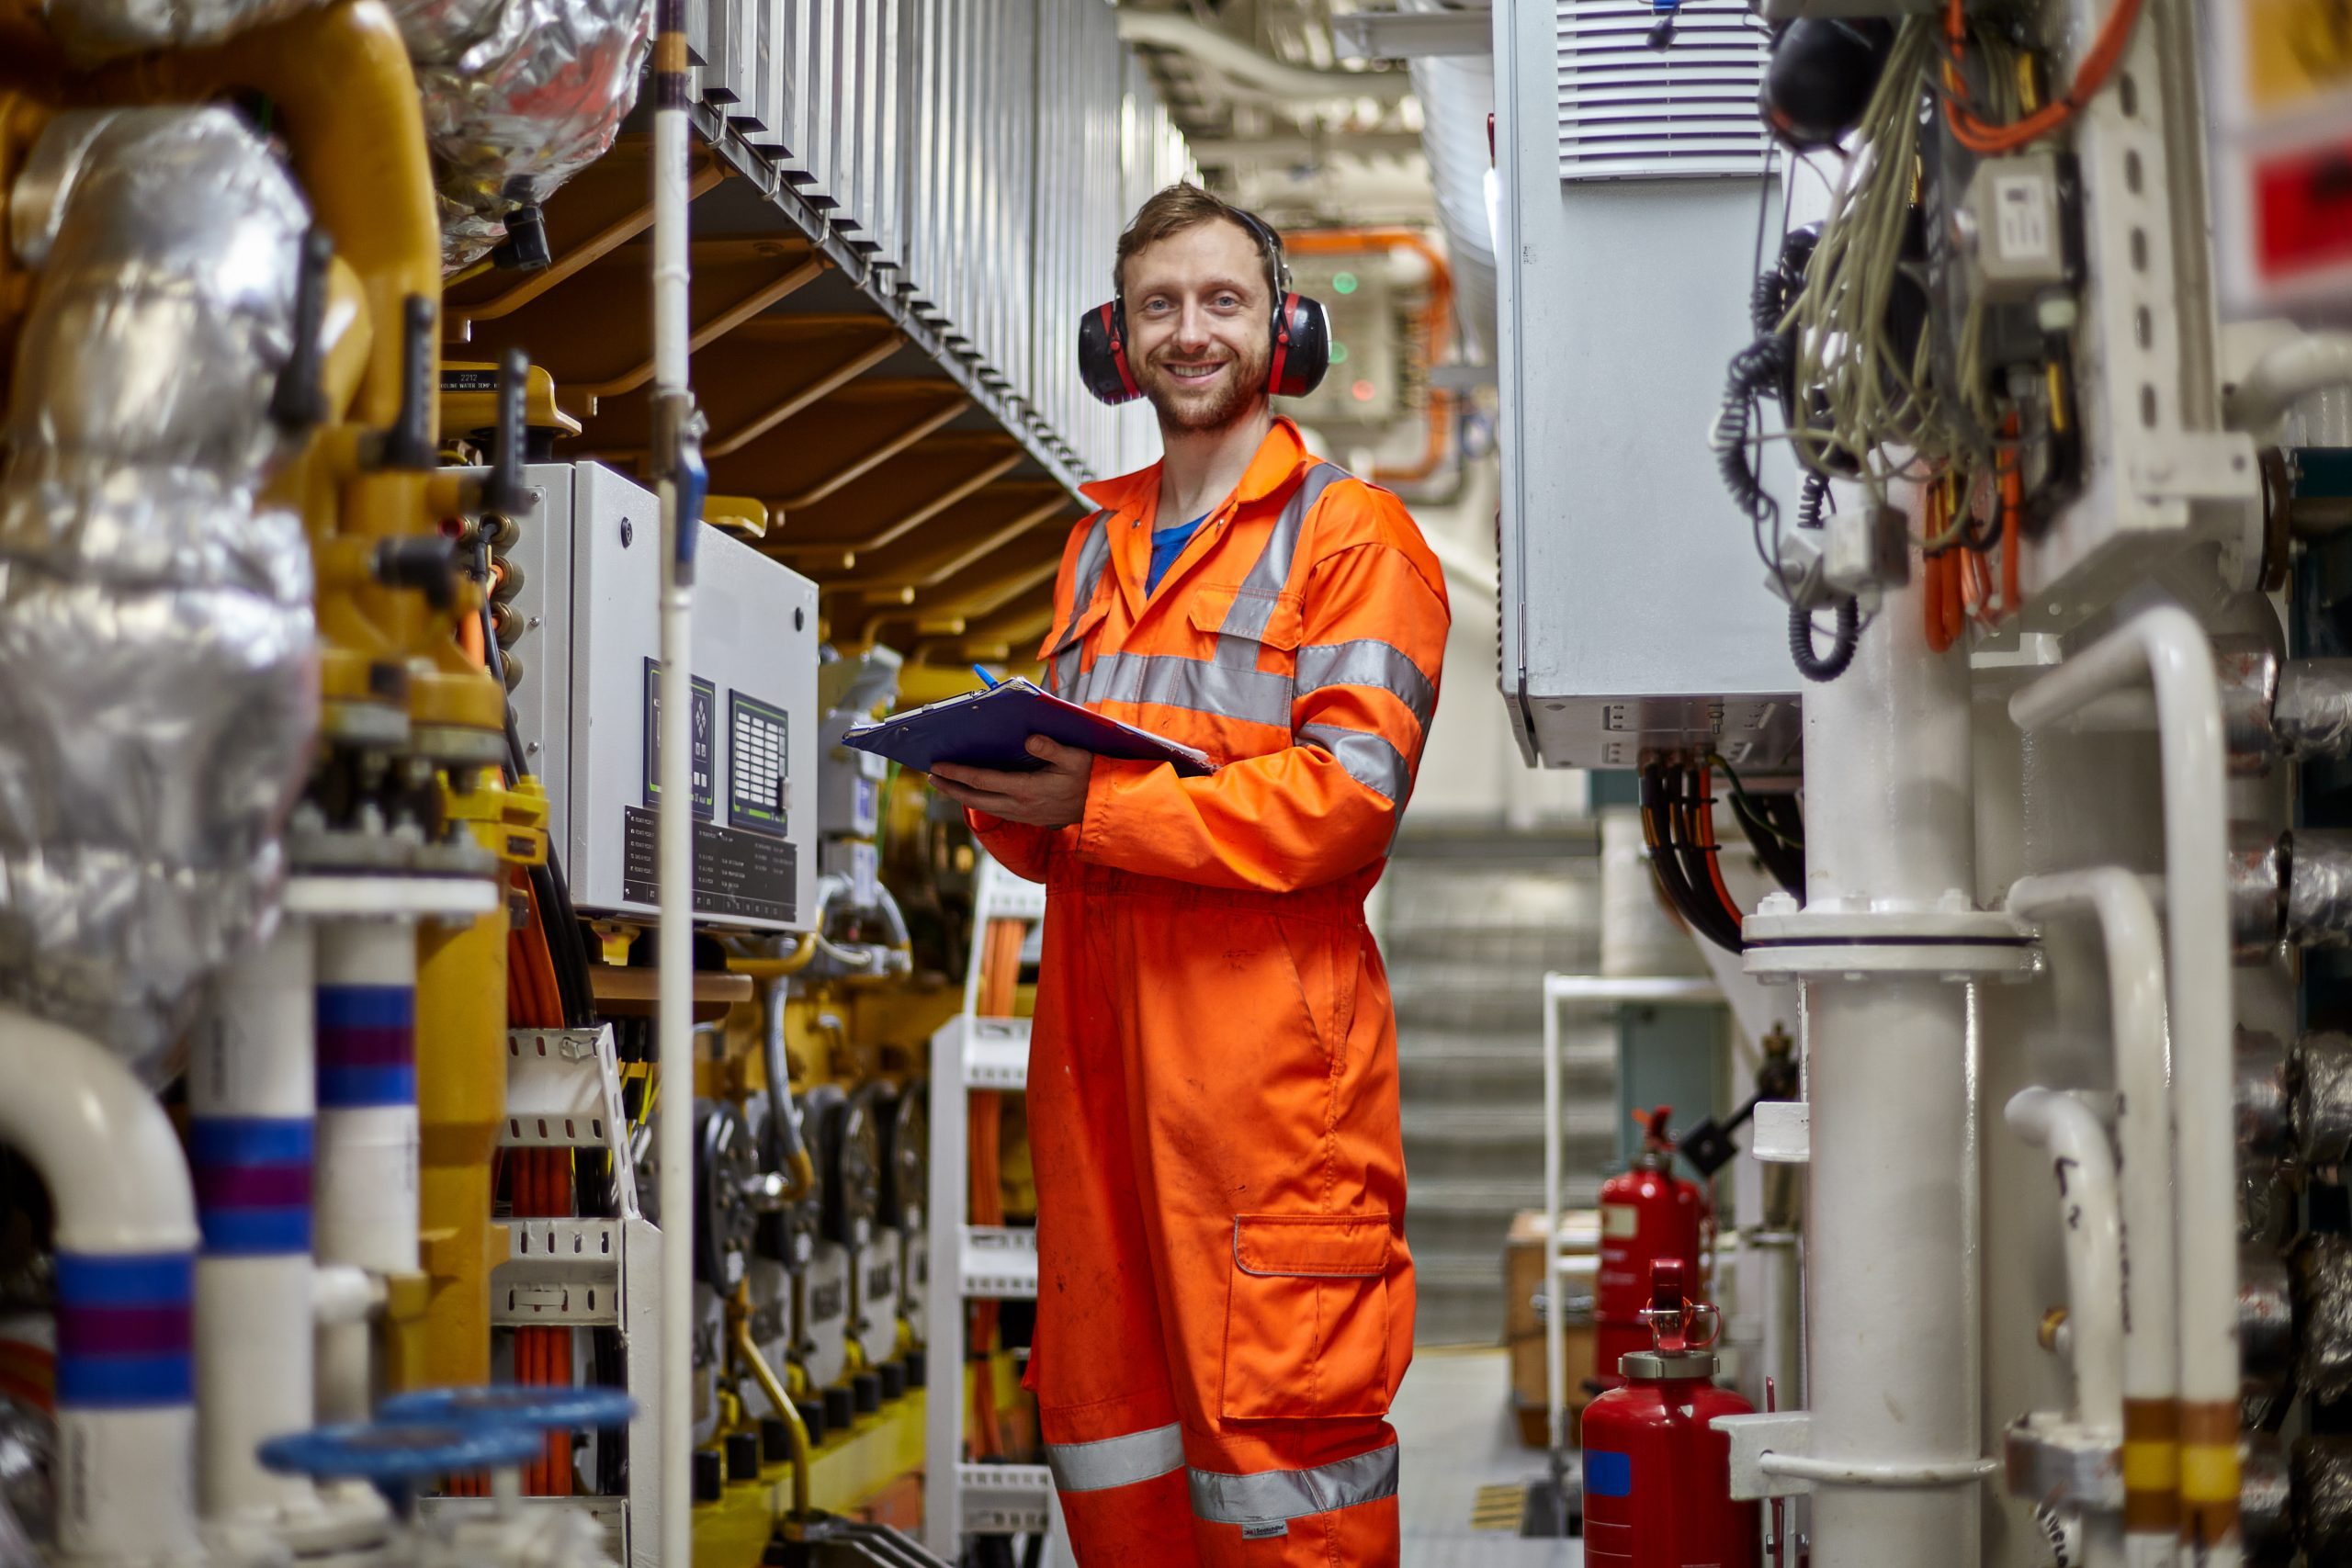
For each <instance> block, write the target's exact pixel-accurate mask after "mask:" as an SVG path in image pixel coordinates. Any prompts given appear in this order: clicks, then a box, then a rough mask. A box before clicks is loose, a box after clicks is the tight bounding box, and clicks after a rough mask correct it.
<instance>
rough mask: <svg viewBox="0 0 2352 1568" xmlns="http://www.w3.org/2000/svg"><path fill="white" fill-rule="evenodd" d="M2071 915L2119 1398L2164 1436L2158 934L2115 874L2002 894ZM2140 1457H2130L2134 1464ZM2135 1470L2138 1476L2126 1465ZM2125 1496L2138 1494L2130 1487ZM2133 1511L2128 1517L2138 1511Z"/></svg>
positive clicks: (2168, 1299)
mask: <svg viewBox="0 0 2352 1568" xmlns="http://www.w3.org/2000/svg"><path fill="white" fill-rule="evenodd" d="M2075 910H2089V911H2091V912H2093V913H2095V914H2096V915H2097V916H2098V922H2099V933H2100V936H2101V938H2102V939H2103V941H2104V942H2105V945H2106V950H2107V989H2108V1011H2109V1015H2110V1020H2111V1027H2112V1029H2113V1032H2114V1048H2115V1143H2116V1150H2117V1154H2118V1156H2119V1157H2120V1161H2121V1176H2122V1202H2123V1247H2124V1257H2125V1258H2126V1260H2127V1264H2128V1267H2127V1268H2126V1269H2125V1270H2124V1277H2123V1397H2124V1399H2125V1400H2126V1401H2127V1403H2128V1404H2131V1405H2133V1406H2136V1407H2138V1408H2139V1409H2140V1410H2141V1411H2143V1413H2144V1416H2143V1418H2144V1419H2145V1420H2146V1421H2147V1424H2148V1426H2149V1427H2150V1429H2151V1430H2154V1431H2161V1432H2168V1431H2171V1430H2173V1429H2174V1428H2175V1427H2176V1426H2177V1423H2178V1420H2179V1416H2178V1412H2177V1410H2175V1408H2174V1405H2175V1403H2176V1402H2177V1400H2178V1398H2179V1395H2180V1386H2179V1383H2180V1344H2179V1328H2178V1325H2177V1314H2176V1311H2175V1307H2176V1303H2175V1292H2177V1290H2178V1288H2179V1280H2178V1277H2177V1269H2176V1267H2175V1264H2174V1258H2173V1217H2172V1216H2173V1192H2174V1179H2173V1177H2174V1173H2173V1142H2172V1119H2173V1108H2172V1084H2171V1081H2170V1079H2171V1064H2170V1061H2169V1059H2168V1055H2167V1053H2168V1049H2169V1042H2168V1041H2167V1039H2166V1035H2165V958H2164V933H2163V931H2162V930H2161V929H2160V928H2159V927H2158V925H2157V923H2156V909H2155V904H2154V901H2153V900H2152V899H2151V898H2150V897H2149V896H2148V888H2147V885H2146V883H2145V882H2143V880H2142V879H2141V877H2140V876H2139V875H2138V874H2135V873H2132V872H2130V871H2125V870H2122V869H2120V868H2118V867H2114V866H2102V867H2099V868H2097V869H2095V870H2091V871H2076V872H2064V873H2060V874H2054V875H2048V876H2027V877H2020V878H2019V879H2018V882H2017V883H2016V885H2015V886H2012V887H2010V889H2009V912H2010V913H2011V914H2013V915H2016V916H2018V918H2019V919H2027V920H2044V919H2049V918H2051V917H2052V916H2056V915H2060V914H2064V913H2068V912H2071V911H2075ZM2127 1440H2128V1441H2133V1442H2135V1443H2139V1444H2148V1445H2150V1448H2149V1450H2148V1457H2149V1458H2150V1459H2151V1460H2153V1461H2155V1462H2154V1467H2153V1468H2156V1469H2158V1470H2160V1471H2163V1472H2169V1471H2170V1470H2172V1469H2176V1468H2177V1463H2178V1460H2177V1452H2176V1451H2175V1450H2173V1447H2172V1445H2171V1443H2170V1442H2169V1441H2168V1440H2166V1439H2164V1438H2147V1437H2142V1438H2137V1439H2130V1438H2127ZM2135 1457H2137V1456H2135ZM2131 1468H2132V1469H2135V1470H2142V1471H2143V1473H2144V1469H2145V1468H2148V1467H2144V1466H2133V1467H2131ZM2134 1490H2141V1489H2140V1488H2134ZM2145 1490H2148V1491H2151V1492H2153V1493H2154V1494H2155V1495H2158V1496H2160V1497H2161V1498H2162V1501H2161V1502H2160V1503H2158V1504H2157V1505H2156V1510H2155V1511H2156V1513H2157V1515H2158V1517H2165V1518H2169V1517H2172V1516H2173V1515H2174V1514H2175V1513H2176V1512H2177V1508H2178V1501H2177V1493H2176V1492H2173V1491H2169V1490H2167V1489H2165V1488H2146V1489H2145ZM2135 1511H2136V1510H2135ZM2173 1534H2174V1531H2173V1530H2172V1529H2169V1528H2167V1529H2163V1530H2161V1531H2150V1530H2142V1531H2138V1532H2134V1533H2133V1535H2132V1536H2131V1537H2130V1538H2129V1539H2128V1540H2127V1542H2126V1546H2127V1551H2129V1553H2130V1555H2131V1561H2132V1562H2134V1563H2143V1562H2169V1561H2170V1560H2171V1551H2172V1538H2173Z"/></svg>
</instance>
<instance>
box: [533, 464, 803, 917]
mask: <svg viewBox="0 0 2352 1568" xmlns="http://www.w3.org/2000/svg"><path fill="white" fill-rule="evenodd" d="M525 478H526V482H527V483H528V484H529V485H530V486H531V487H532V489H533V490H534V491H536V492H537V494H538V496H539V510H538V512H537V514H536V515H535V516H533V517H531V518H529V519H527V520H526V521H525V523H524V524H523V537H522V539H521V540H520V541H519V542H518V543H517V544H516V545H515V547H514V548H512V549H510V550H509V551H508V552H507V558H508V559H509V561H510V562H512V563H513V565H515V567H517V568H519V569H520V570H521V573H522V578H523V585H522V588H521V589H520V591H519V592H517V593H516V595H515V600H514V604H513V608H514V610H515V613H516V614H517V615H521V616H522V617H523V624H524V626H525V630H524V632H523V634H522V636H521V637H519V638H518V639H517V640H516V642H515V646H514V649H513V655H512V656H513V657H514V658H515V659H516V660H519V661H520V663H521V665H522V670H521V679H520V681H519V682H518V683H517V684H516V685H515V691H514V706H515V724H516V729H517V731H518V733H519V734H520V736H521V738H522V739H523V743H524V750H525V753H526V757H527V758H528V760H529V761H530V764H531V766H532V767H533V768H534V770H535V771H537V773H538V774H539V776H540V777H541V779H542V780H543V781H544V782H545V784H546V785H547V791H548V799H549V803H550V813H551V819H550V822H549V831H550V838H551V840H552V842H554V843H555V844H556V845H557V847H558V849H559V851H560V853H561V856H562V859H563V865H564V871H565V874H566V875H567V876H568V877H569V878H570V881H571V898H572V902H573V903H574V904H575V905H577V906H578V907H579V908H580V909H581V911H582V913H593V914H610V915H616V916H620V917H624V918H629V917H635V918H639V919H650V918H651V917H652V915H653V913H654V886H655V878H656V874H657V869H656V868H657V862H656V854H655V839H656V821H657V816H656V807H657V806H658V805H659V802H660V798H661V792H660V786H659V779H660V769H661V745H660V739H659V718H658V716H659V708H660V703H659V699H658V695H657V690H658V685H659V681H660V675H661V645H662V626H661V606H660V593H661V579H662V512H661V504H660V502H659V500H658V499H657V498H656V497H655V495H654V494H653V492H652V491H649V490H647V489H645V488H644V487H643V486H641V485H639V484H636V483H634V482H633V481H631V480H629V479H626V478H624V477H622V476H621V475H619V474H617V473H615V472H614V471H613V470H611V469H610V468H604V467H602V466H600V465H598V464H594V463H579V464H556V463H551V464H539V465H534V466H531V467H529V468H526V470H525ZM700 526H701V528H702V534H701V538H700V541H699V544H698V546H697V550H696V555H697V560H696V567H697V570H696V572H695V608H694V633H693V636H694V669H693V671H692V674H693V680H694V707H693V713H692V734H693V744H694V748H695V754H694V766H693V777H694V814H695V918H696V919H698V920H701V921H704V922H706V923H708V924H711V925H717V926H724V927H729V928H732V929H738V930H749V931H804V930H806V929H808V925H809V915H810V913H811V909H812V907H813V903H814V886H815V879H816V875H817V866H816V860H817V855H816V852H815V839H816V834H815V829H816V826H817V823H816V818H817V799H816V795H817V788H816V779H817V731H818V728H819V726H818V717H817V713H818V710H817V589H816V585H815V584H814V583H812V582H810V581H809V580H808V579H807V578H805V577H802V576H801V575H800V574H799V573H797V572H796V571H793V570H791V569H789V568H787V567H786V566H783V565H781V564H780V563H778V562H776V561H775V560H772V559H770V558H768V557H766V556H763V555H762V554H761V553H760V552H759V551H758V550H756V549H753V548H752V547H750V546H749V545H746V544H743V543H742V542H741V541H740V540H737V539H733V538H730V537H729V536H727V535H725V534H723V533H721V532H719V531H718V529H716V528H713V527H711V526H709V525H707V524H705V525H700Z"/></svg>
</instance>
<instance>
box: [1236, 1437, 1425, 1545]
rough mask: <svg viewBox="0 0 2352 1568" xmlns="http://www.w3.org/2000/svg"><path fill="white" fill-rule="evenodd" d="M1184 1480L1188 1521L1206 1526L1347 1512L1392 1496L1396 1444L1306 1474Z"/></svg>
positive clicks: (1274, 1472) (1287, 1472) (1293, 1472)
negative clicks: (1189, 1490)
mask: <svg viewBox="0 0 2352 1568" xmlns="http://www.w3.org/2000/svg"><path fill="white" fill-rule="evenodd" d="M1189 1480H1190V1483H1191V1488H1192V1494H1193V1517H1196V1518H1200V1519H1204V1520H1206V1521H1207V1522H1209V1523H1210V1524H1221V1525H1239V1526H1241V1527H1242V1528H1243V1530H1244V1531H1245V1533H1246V1532H1247V1530H1248V1529H1249V1527H1250V1526H1251V1525H1259V1524H1273V1523H1278V1522H1280V1521H1282V1520H1284V1519H1295V1518H1302V1517H1306V1515H1308V1514H1327V1513H1329V1512H1330V1511H1331V1510H1332V1509H1334V1508H1352V1507H1354V1506H1356V1505H1357V1504H1359V1503H1374V1502H1378V1501H1379V1500H1380V1499H1381V1498H1383V1497H1394V1496H1395V1495H1397V1445H1396V1444H1395V1443H1389V1444H1387V1445H1385V1447H1382V1448H1377V1449H1374V1450H1372V1451H1371V1452H1369V1453H1361V1454H1358V1455H1356V1456H1355V1457H1354V1458H1353V1459H1343V1460H1339V1461H1334V1462H1332V1463H1330V1464H1318V1465H1317V1466H1315V1467H1314V1468H1313V1469H1311V1470H1261V1471H1259V1472H1256V1473H1254V1474H1250V1475H1227V1474H1224V1473H1222V1472H1217V1471H1214V1470H1194V1471H1193V1472H1190V1475H1189Z"/></svg>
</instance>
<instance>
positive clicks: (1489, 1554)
mask: <svg viewBox="0 0 2352 1568" xmlns="http://www.w3.org/2000/svg"><path fill="white" fill-rule="evenodd" d="M1505 1383H1506V1378H1505V1373H1504V1366H1503V1352H1502V1351H1501V1350H1499V1349H1486V1348H1479V1349H1470V1350H1460V1349H1422V1350H1418V1351H1416V1352H1415V1353H1414V1356H1413V1366H1412V1370H1411V1371H1408V1372H1407V1373H1406V1374H1405V1384H1404V1387H1403V1388H1401V1389H1399V1390H1398V1391H1397V1402H1396V1404H1395V1406H1394V1407H1393V1408H1392V1410H1391V1411H1390V1415H1389V1419H1390V1420H1391V1421H1392V1422H1393V1423H1394V1424H1395V1426H1396V1427H1397V1443H1398V1446H1399V1447H1401V1448H1402V1449H1403V1450H1404V1452H1403V1453H1402V1454H1401V1455H1400V1456H1399V1457H1400V1460H1401V1465H1400V1473H1399V1476H1398V1481H1397V1504H1398V1510H1399V1513H1400V1515H1401V1517H1402V1518H1403V1523H1404V1536H1405V1551H1404V1563H1403V1568H1468V1565H1474V1564H1475V1565H1476V1568H1583V1563H1584V1543H1583V1542H1582V1541H1579V1540H1558V1541H1550V1540H1521V1539H1520V1538H1519V1537H1518V1536H1516V1535H1514V1534H1511V1533H1510V1532H1508V1531H1504V1530H1476V1529H1471V1527H1470V1520H1471V1516H1472V1513H1473V1511H1474V1510H1475V1509H1476V1506H1477V1502H1478V1489H1479V1488H1480V1487H1482V1486H1491V1485H1500V1484H1506V1483H1525V1482H1530V1481H1534V1480H1538V1479H1540V1478H1541V1477H1542V1476H1543V1474H1544V1455H1543V1453H1542V1451H1541V1450H1535V1449H1528V1448H1521V1446H1520V1443H1519V1432H1518V1425H1517V1423H1516V1422H1514V1421H1513V1420H1512V1419H1511V1416H1510V1408H1509V1406H1508V1404H1507V1403H1506V1399H1507V1395H1506V1390H1505Z"/></svg>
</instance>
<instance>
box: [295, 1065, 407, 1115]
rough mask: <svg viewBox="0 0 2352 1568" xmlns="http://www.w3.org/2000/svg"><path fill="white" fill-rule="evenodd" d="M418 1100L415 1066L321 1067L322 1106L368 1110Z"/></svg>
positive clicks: (329, 1109)
mask: <svg viewBox="0 0 2352 1568" xmlns="http://www.w3.org/2000/svg"><path fill="white" fill-rule="evenodd" d="M415 1103H416V1069H415V1068H414V1067H330V1066H325V1065H323V1064H322V1065H321V1066H320V1067H319V1109H320V1110H322V1111H368V1110H374V1109H379V1108H380V1107H384V1106H390V1105H413V1104H415Z"/></svg>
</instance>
